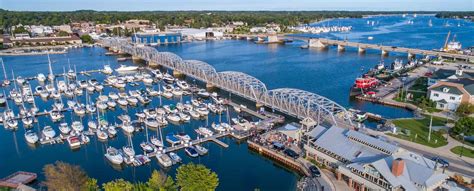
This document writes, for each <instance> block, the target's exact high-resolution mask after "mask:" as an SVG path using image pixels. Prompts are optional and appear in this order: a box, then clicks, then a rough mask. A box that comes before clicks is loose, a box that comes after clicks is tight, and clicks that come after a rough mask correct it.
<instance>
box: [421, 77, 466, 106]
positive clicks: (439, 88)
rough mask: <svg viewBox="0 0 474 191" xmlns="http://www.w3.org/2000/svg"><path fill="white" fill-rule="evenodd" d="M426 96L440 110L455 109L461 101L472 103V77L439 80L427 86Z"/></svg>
mask: <svg viewBox="0 0 474 191" xmlns="http://www.w3.org/2000/svg"><path fill="white" fill-rule="evenodd" d="M428 96H429V99H430V100H432V101H434V102H436V108H437V109H441V110H450V111H455V110H456V109H457V108H458V107H459V105H460V104H461V103H471V104H474V79H469V78H464V79H456V80H448V81H439V82H437V83H436V84H434V85H432V86H430V87H429V88H428Z"/></svg>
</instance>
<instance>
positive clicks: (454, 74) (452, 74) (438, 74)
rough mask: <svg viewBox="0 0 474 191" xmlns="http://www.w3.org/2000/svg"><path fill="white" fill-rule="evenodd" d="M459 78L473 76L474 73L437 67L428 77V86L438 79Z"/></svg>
mask: <svg viewBox="0 0 474 191" xmlns="http://www.w3.org/2000/svg"><path fill="white" fill-rule="evenodd" d="M461 78H474V73H472V72H465V71H463V70H462V69H459V70H447V69H439V70H436V71H435V72H433V74H432V75H431V76H430V77H429V78H428V86H432V85H434V84H436V82H438V81H440V80H456V79H461Z"/></svg>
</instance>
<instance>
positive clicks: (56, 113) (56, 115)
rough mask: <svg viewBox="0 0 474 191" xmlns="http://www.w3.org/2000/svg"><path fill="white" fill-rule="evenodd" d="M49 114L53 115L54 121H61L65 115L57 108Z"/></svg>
mask: <svg viewBox="0 0 474 191" xmlns="http://www.w3.org/2000/svg"><path fill="white" fill-rule="evenodd" d="M49 116H50V117H51V120H52V121H59V120H61V119H62V118H63V117H64V115H63V114H62V113H61V112H60V111H57V110H51V111H50V112H49Z"/></svg>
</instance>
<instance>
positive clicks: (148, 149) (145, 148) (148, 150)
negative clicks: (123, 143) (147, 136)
mask: <svg viewBox="0 0 474 191" xmlns="http://www.w3.org/2000/svg"><path fill="white" fill-rule="evenodd" d="M140 147H141V148H142V150H143V151H145V152H146V153H152V152H155V148H154V147H153V145H151V144H150V143H147V142H142V143H140Z"/></svg>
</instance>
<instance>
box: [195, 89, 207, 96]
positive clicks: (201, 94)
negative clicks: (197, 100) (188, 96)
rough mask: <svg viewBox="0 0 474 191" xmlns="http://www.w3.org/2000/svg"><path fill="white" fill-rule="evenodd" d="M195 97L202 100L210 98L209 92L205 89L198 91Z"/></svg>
mask: <svg viewBox="0 0 474 191" xmlns="http://www.w3.org/2000/svg"><path fill="white" fill-rule="evenodd" d="M197 95H198V96H199V97H202V98H208V97H209V96H210V94H209V92H207V91H206V90H205V89H200V90H199V91H198V92H197Z"/></svg>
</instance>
